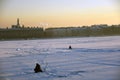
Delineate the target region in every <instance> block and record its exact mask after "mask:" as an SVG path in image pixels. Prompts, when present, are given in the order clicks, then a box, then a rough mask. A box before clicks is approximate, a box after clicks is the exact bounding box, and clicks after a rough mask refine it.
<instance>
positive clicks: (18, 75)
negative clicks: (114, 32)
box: [0, 36, 120, 80]
mask: <svg viewBox="0 0 120 80" xmlns="http://www.w3.org/2000/svg"><path fill="white" fill-rule="evenodd" d="M69 45H71V46H72V48H73V49H71V50H69V49H68V46H69ZM36 63H40V65H41V67H42V69H43V70H44V72H43V73H34V67H35V64H36ZM119 73H120V36H114V37H111V36H109V37H84V38H64V39H38V40H14V41H0V80H119Z"/></svg>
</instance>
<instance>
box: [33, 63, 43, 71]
mask: <svg viewBox="0 0 120 80" xmlns="http://www.w3.org/2000/svg"><path fill="white" fill-rule="evenodd" d="M34 71H35V73H38V72H43V71H42V69H41V67H40V65H39V64H38V63H36V66H35V69H34Z"/></svg>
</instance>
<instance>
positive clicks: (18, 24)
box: [17, 18, 20, 26]
mask: <svg viewBox="0 0 120 80" xmlns="http://www.w3.org/2000/svg"><path fill="white" fill-rule="evenodd" d="M17 26H20V23H19V18H17Z"/></svg>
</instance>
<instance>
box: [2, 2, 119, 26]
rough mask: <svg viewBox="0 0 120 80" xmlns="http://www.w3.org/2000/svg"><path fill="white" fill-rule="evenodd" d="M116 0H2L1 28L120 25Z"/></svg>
mask: <svg viewBox="0 0 120 80" xmlns="http://www.w3.org/2000/svg"><path fill="white" fill-rule="evenodd" d="M118 3H119V2H118V1H117V0H1V1H0V5H1V6H0V11H1V12H0V27H11V25H13V24H16V19H17V18H19V19H20V24H21V25H22V24H24V25H25V26H39V27H41V26H44V27H67V26H83V25H88V26H89V25H93V24H108V25H112V24H120V11H119V10H120V9H119V4H118Z"/></svg>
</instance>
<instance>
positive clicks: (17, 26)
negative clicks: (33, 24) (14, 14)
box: [12, 18, 21, 29]
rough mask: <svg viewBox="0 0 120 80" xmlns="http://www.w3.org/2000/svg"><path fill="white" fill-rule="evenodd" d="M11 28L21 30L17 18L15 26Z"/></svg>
mask: <svg viewBox="0 0 120 80" xmlns="http://www.w3.org/2000/svg"><path fill="white" fill-rule="evenodd" d="M12 28H13V29H16V28H21V26H20V23H19V18H17V24H16V25H12Z"/></svg>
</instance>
